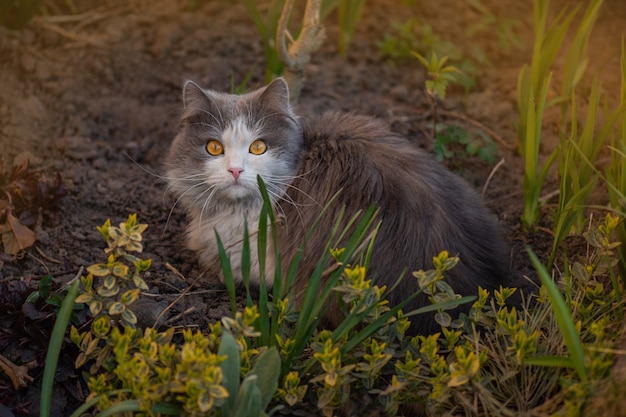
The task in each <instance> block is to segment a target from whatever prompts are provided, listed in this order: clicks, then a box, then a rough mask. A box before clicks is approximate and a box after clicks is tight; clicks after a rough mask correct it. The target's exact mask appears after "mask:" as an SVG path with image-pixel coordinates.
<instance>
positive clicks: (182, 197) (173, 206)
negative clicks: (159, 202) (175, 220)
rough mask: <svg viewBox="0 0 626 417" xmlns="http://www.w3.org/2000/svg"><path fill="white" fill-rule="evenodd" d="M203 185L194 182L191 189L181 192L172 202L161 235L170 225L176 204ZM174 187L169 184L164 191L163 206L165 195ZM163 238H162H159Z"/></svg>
mask: <svg viewBox="0 0 626 417" xmlns="http://www.w3.org/2000/svg"><path fill="white" fill-rule="evenodd" d="M202 185H203V182H196V183H195V184H194V185H192V186H191V187H188V188H187V189H186V190H185V191H183V192H182V193H181V194H180V195H179V196H178V198H177V199H176V201H174V204H173V205H172V207H170V210H169V213H168V215H167V219H166V220H165V226H164V227H163V232H162V234H164V233H165V230H166V229H167V226H168V225H169V223H170V219H171V218H172V214H173V213H174V209H175V208H176V206H178V203H180V202H181V201H182V200H183V199H184V198H185V195H186V194H187V193H189V192H190V191H192V190H193V189H194V188H197V187H200V186H202ZM173 186H174V184H172V183H170V184H169V185H168V187H167V189H166V191H165V192H164V193H163V204H164V205H165V195H166V194H168V192H169V189H170V188H172V187H173ZM161 237H163V236H161Z"/></svg>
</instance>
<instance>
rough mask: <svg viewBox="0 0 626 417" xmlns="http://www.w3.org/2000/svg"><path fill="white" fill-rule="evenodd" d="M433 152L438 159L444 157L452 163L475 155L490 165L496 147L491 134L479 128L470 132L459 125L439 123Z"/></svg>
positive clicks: (494, 156)
mask: <svg viewBox="0 0 626 417" xmlns="http://www.w3.org/2000/svg"><path fill="white" fill-rule="evenodd" d="M433 152H434V154H435V158H436V159H437V160H438V161H443V160H444V159H445V160H449V161H452V162H453V163H454V162H455V161H459V160H465V159H467V158H470V157H474V156H475V157H477V158H478V159H479V160H481V161H483V162H486V163H487V164H490V165H491V164H493V163H495V160H496V156H497V153H498V148H497V146H496V144H495V142H494V141H493V139H492V138H491V136H489V135H487V134H486V133H484V132H483V131H481V130H477V131H475V132H470V131H469V130H466V129H464V128H461V127H459V126H454V125H445V124H442V123H440V124H438V125H437V134H436V136H435V142H434V143H433ZM458 168H460V166H459V167H458Z"/></svg>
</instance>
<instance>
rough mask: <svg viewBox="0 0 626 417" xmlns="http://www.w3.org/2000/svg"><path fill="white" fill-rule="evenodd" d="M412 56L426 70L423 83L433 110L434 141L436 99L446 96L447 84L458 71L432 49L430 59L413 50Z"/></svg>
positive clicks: (453, 80)
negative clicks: (426, 75)
mask: <svg viewBox="0 0 626 417" xmlns="http://www.w3.org/2000/svg"><path fill="white" fill-rule="evenodd" d="M413 56H414V57H415V58H417V59H418V60H419V62H420V63H421V64H422V65H423V66H424V68H426V70H427V71H428V79H427V80H426V81H424V84H425V86H426V95H427V96H428V98H429V100H430V105H431V109H432V111H433V128H432V140H433V142H434V141H435V136H436V134H437V123H438V120H437V119H438V115H437V109H438V105H437V101H438V100H443V99H444V98H445V97H446V90H447V88H448V85H449V84H450V83H453V82H455V81H456V80H457V78H456V76H457V74H459V72H460V71H459V70H458V68H456V67H455V66H453V65H446V63H447V62H448V57H447V56H443V57H441V58H439V57H438V56H437V54H436V53H435V52H434V51H432V52H431V53H430V59H427V58H425V57H424V56H422V55H420V54H419V53H418V52H413Z"/></svg>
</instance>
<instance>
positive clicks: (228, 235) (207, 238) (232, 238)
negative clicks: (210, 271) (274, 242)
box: [187, 207, 275, 286]
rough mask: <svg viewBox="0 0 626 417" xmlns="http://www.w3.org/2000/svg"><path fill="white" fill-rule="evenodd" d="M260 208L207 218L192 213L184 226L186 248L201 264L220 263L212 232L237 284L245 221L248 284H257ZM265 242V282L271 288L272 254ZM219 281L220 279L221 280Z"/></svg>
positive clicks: (239, 278)
mask: <svg viewBox="0 0 626 417" xmlns="http://www.w3.org/2000/svg"><path fill="white" fill-rule="evenodd" d="M260 211H261V208H260V207H253V208H250V209H248V210H245V211H244V210H243V209H234V210H229V211H225V212H221V213H218V214H215V215H211V216H210V217H209V216H208V215H207V213H203V215H202V219H201V220H200V216H201V214H200V213H198V212H194V213H192V214H191V219H190V220H191V221H190V222H189V225H188V226H187V234H188V243H187V246H188V247H189V249H191V250H194V251H196V252H197V253H198V256H199V261H200V264H201V265H203V266H204V267H212V266H213V264H214V263H216V262H217V263H219V252H218V247H217V239H216V237H215V232H216V231H217V233H218V234H219V236H220V240H221V241H222V244H223V245H224V248H225V250H226V253H227V254H228V256H229V258H230V266H231V269H232V272H233V276H234V278H235V280H236V281H237V282H241V281H242V280H243V277H242V272H241V258H242V249H243V238H244V224H245V223H246V222H247V225H248V235H249V236H250V261H251V265H250V282H251V283H253V284H257V285H258V284H259V283H260V282H259V281H260V272H259V261H258V245H257V233H256V232H257V229H258V224H259V214H260ZM269 240H270V239H268V244H267V250H266V254H267V256H266V260H265V283H266V284H267V285H270V286H271V285H272V283H273V281H274V268H275V262H274V252H273V249H272V248H271V244H270V242H269ZM220 278H222V277H220Z"/></svg>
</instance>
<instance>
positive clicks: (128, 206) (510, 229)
mask: <svg viewBox="0 0 626 417" xmlns="http://www.w3.org/2000/svg"><path fill="white" fill-rule="evenodd" d="M57 3H59V4H61V3H62V2H57ZM77 3H78V2H77ZM190 3H191V2H189V4H190ZM406 3H409V2H406ZM410 3H413V4H412V5H407V4H404V3H402V2H400V1H399V0H398V1H395V2H391V1H385V0H371V1H369V2H367V7H366V10H365V12H364V14H363V17H362V20H361V22H360V23H359V26H358V29H357V33H356V35H355V37H354V40H353V43H352V45H351V47H350V50H349V52H348V54H347V57H346V58H342V57H340V56H339V55H338V53H337V46H336V39H337V33H338V30H337V27H336V25H335V23H334V21H335V19H334V16H333V15H331V17H330V19H329V21H328V22H327V35H328V36H327V40H326V42H325V43H324V45H323V47H322V49H321V50H320V51H319V52H318V53H316V54H315V56H314V57H313V62H312V64H311V66H310V67H309V68H308V69H307V72H306V75H307V80H306V84H305V87H304V90H303V91H302V95H301V99H300V104H299V109H298V111H300V112H319V111H322V110H325V109H336V110H344V111H355V112H358V113H364V114H369V115H372V116H376V117H380V118H382V119H384V120H387V121H388V122H389V123H390V124H391V126H392V128H393V129H394V130H396V131H398V132H401V133H403V134H405V135H407V136H409V137H410V138H411V139H412V140H414V141H415V143H416V144H418V145H419V146H423V147H426V148H428V147H429V141H428V139H427V137H426V136H425V133H427V132H428V131H429V129H430V123H431V113H430V107H429V102H428V100H427V99H426V97H425V95H424V89H423V82H424V80H425V76H426V74H425V72H424V70H423V69H421V68H420V66H419V64H418V63H417V61H411V62H407V63H403V64H402V63H401V64H392V63H389V62H388V60H387V59H385V58H384V57H381V55H380V53H379V50H378V47H377V42H378V41H380V40H381V39H382V38H383V36H384V35H385V33H388V32H389V31H390V30H391V29H390V28H391V23H392V22H394V21H399V22H402V21H405V20H406V19H407V18H408V17H418V18H419V19H420V21H422V22H425V23H428V24H429V25H431V26H432V28H433V31H434V32H435V33H438V34H439V36H440V37H442V38H444V39H446V40H449V41H450V42H452V43H453V44H455V45H457V46H458V47H459V48H461V49H462V50H470V48H473V47H480V48H482V51H484V54H485V56H486V58H487V60H488V62H487V64H485V65H484V67H482V68H481V73H480V75H479V76H478V77H477V82H478V84H477V86H476V87H475V88H474V89H473V90H471V91H470V92H467V93H466V92H464V91H462V90H460V89H453V90H451V91H450V93H449V96H448V97H447V99H446V100H445V102H444V103H443V106H442V107H443V109H444V110H445V111H447V115H445V114H444V115H443V116H442V119H443V120H444V121H447V122H449V123H454V124H457V125H460V126H463V127H465V128H467V129H473V128H474V127H475V126H474V124H471V122H467V121H466V120H464V119H468V118H469V119H471V121H474V122H478V123H480V124H482V125H484V126H486V127H488V128H489V129H491V131H493V132H494V133H495V134H496V135H497V136H498V138H500V139H501V140H502V141H503V143H504V144H503V143H498V149H499V151H498V160H499V159H500V158H504V159H505V161H506V162H505V163H504V164H503V165H502V166H500V168H499V169H498V170H497V171H496V172H495V175H494V176H493V179H492V180H491V181H490V182H489V185H488V187H487V188H486V190H485V199H486V201H487V203H488V205H489V207H490V208H491V209H492V210H493V211H494V213H496V214H497V216H498V217H499V219H500V221H501V222H502V224H503V228H504V229H505V232H506V234H507V237H508V239H509V242H510V244H511V247H512V251H513V254H514V255H515V256H514V259H515V266H516V268H517V269H519V270H520V271H521V272H522V273H526V274H531V273H532V272H531V268H530V266H529V262H528V261H527V259H526V257H525V255H524V251H523V248H524V246H525V245H527V244H530V246H531V247H532V248H533V249H534V250H535V251H537V252H538V253H539V254H540V255H541V256H542V257H543V258H544V259H545V257H546V256H547V251H548V248H549V246H550V245H551V237H550V235H549V234H548V233H547V232H545V231H541V230H540V231H538V232H537V233H535V234H526V233H523V232H522V230H521V227H520V223H519V218H520V215H521V211H522V193H521V181H522V175H523V165H522V160H521V159H520V158H519V156H517V155H516V154H515V152H514V150H512V149H510V148H514V146H513V145H514V144H515V141H516V131H515V124H516V122H517V120H518V113H517V108H516V82H517V74H518V71H519V69H520V67H521V66H522V65H523V64H524V63H526V62H529V60H530V50H531V46H532V6H531V2H518V1H515V0H506V1H495V0H490V1H484V2H483V3H484V4H485V5H487V6H488V7H489V8H490V9H491V11H492V12H493V13H494V14H495V15H496V16H498V17H499V18H500V19H514V20H515V21H516V22H518V25H517V26H516V33H517V34H518V36H519V38H520V39H521V41H522V43H523V45H522V46H520V47H512V48H511V49H509V50H504V49H503V48H502V46H501V45H500V44H499V43H498V40H497V37H496V36H494V34H493V32H492V31H489V30H488V31H484V32H481V33H478V34H475V35H472V36H469V35H468V33H467V28H468V27H470V26H471V25H472V24H475V23H477V22H480V19H481V16H480V15H479V14H478V13H477V12H476V11H475V10H474V9H472V8H470V7H469V6H468V4H467V3H466V2H465V1H463V0H440V1H437V2H427V1H415V2H410ZM553 3H555V4H554V6H555V10H557V8H558V7H560V6H562V5H563V4H565V2H564V1H556V2H553ZM80 9H81V10H79V12H78V13H77V14H67V11H66V10H64V9H63V8H62V7H60V6H59V10H56V13H55V10H54V9H51V10H50V12H52V13H50V15H49V16H46V17H37V18H35V19H34V20H33V21H31V23H29V24H28V25H27V26H26V28H24V29H23V30H21V31H19V32H13V31H8V30H6V29H0V160H1V161H2V163H3V164H4V166H5V167H8V166H10V165H11V164H12V163H13V161H14V160H15V159H16V158H17V160H18V161H21V160H24V159H26V158H28V159H29V160H30V162H31V167H32V168H34V169H35V170H36V171H37V172H39V173H40V174H41V175H43V176H45V177H46V178H48V179H52V178H54V176H55V175H56V173H59V174H60V176H61V179H62V186H63V188H64V190H65V191H66V193H67V195H66V196H65V197H64V198H62V199H61V200H60V201H59V203H58V207H57V209H55V210H47V211H45V212H44V213H43V222H42V224H41V226H40V227H39V228H38V229H37V242H36V244H35V246H34V247H31V248H29V249H28V250H26V251H25V252H23V253H21V254H20V255H19V256H18V257H17V259H13V258H11V257H8V256H3V257H1V258H0V284H1V286H0V290H2V291H5V292H6V291H14V292H15V294H14V296H13V297H7V294H8V293H5V294H4V297H0V298H2V299H4V300H5V301H4V303H5V304H4V305H1V304H0V354H2V355H3V356H5V357H7V358H9V359H10V360H12V361H13V362H15V363H18V364H27V365H28V366H29V367H30V368H31V369H30V370H29V374H30V376H31V377H33V378H34V380H33V381H32V382H30V383H29V384H28V386H27V387H25V388H22V389H20V390H14V389H13V387H12V384H11V383H10V380H9V379H7V378H5V377H3V376H0V416H2V417H9V416H12V415H16V416H18V415H32V416H36V415H39V412H38V410H39V406H38V395H39V390H40V384H41V374H42V371H43V362H44V356H45V348H46V346H47V341H48V333H49V330H50V327H51V325H52V323H51V320H50V319H51V317H52V310H49V311H48V313H46V314H44V315H42V316H38V317H33V316H32V315H31V314H27V313H26V312H25V311H24V308H22V307H21V306H22V304H23V302H24V298H25V297H26V296H27V295H28V294H29V293H31V292H32V291H33V290H34V289H35V288H36V287H37V283H38V282H39V280H40V279H41V278H42V277H44V276H45V275H47V274H52V275H53V276H54V279H55V283H56V284H55V285H56V286H58V285H60V284H62V283H64V282H67V281H69V280H70V279H72V278H73V277H74V276H75V275H76V274H77V272H78V270H79V268H80V267H81V266H88V265H91V264H93V263H96V262H102V261H103V260H104V259H105V257H104V253H103V251H102V249H103V248H104V242H103V241H102V239H101V237H100V235H99V233H98V232H97V230H96V226H98V225H101V224H102V223H104V221H105V220H106V219H107V218H110V219H111V220H112V222H113V223H114V224H115V223H119V222H121V221H123V220H125V219H126V217H127V216H128V214H130V213H137V214H138V218H139V221H140V222H141V223H147V224H148V225H149V228H148V230H147V231H146V233H145V234H144V237H145V252H144V254H143V255H144V257H146V258H151V259H152V260H153V264H152V268H151V270H150V272H149V276H148V279H149V283H150V285H151V292H152V293H153V296H152V297H147V299H148V301H146V303H147V304H146V307H145V310H146V311H149V312H152V315H148V316H147V317H144V318H142V319H143V320H144V323H147V324H152V323H153V322H154V320H155V319H156V315H158V314H159V313H160V312H164V314H163V320H170V321H169V322H168V324H169V325H176V326H198V327H199V328H201V329H203V328H206V325H207V324H208V323H209V322H212V321H214V320H216V319H218V318H219V317H221V316H223V315H225V314H228V306H227V302H226V296H225V294H224V292H223V291H222V287H221V285H220V284H219V283H206V282H205V283H203V284H201V285H198V284H196V285H195V286H193V288H191V290H190V291H189V292H188V293H187V295H186V296H185V297H182V298H181V299H178V300H177V298H178V295H179V294H180V292H181V291H182V290H184V289H185V288H187V287H189V286H190V285H193V283H194V280H195V278H197V277H198V275H199V273H200V271H199V268H198V267H197V264H196V260H195V257H194V254H193V253H191V252H189V251H188V250H187V249H185V245H184V236H183V230H184V225H185V221H186V219H185V215H184V213H182V211H181V210H180V209H178V208H174V209H172V205H173V201H172V200H171V199H170V198H169V196H167V195H166V193H165V185H164V182H163V181H162V179H161V178H160V174H161V173H162V172H163V170H162V162H163V156H164V154H165V153H166V152H167V149H168V147H169V144H170V142H171V140H172V138H173V136H174V134H175V130H176V124H177V115H178V114H179V111H180V109H181V100H180V99H181V86H182V84H183V82H184V81H185V80H187V79H191V80H195V81H197V82H198V83H200V84H201V85H203V86H206V87H209V88H212V89H216V90H222V91H228V90H229V88H230V84H231V78H232V79H234V80H235V82H236V83H239V82H241V81H242V80H243V79H244V78H245V76H246V74H247V73H248V72H249V71H252V76H251V79H250V82H249V84H248V85H249V86H250V87H251V88H255V87H259V86H261V85H263V83H264V75H263V68H264V63H263V49H262V44H261V40H260V37H259V36H258V35H257V32H256V28H255V27H254V26H253V25H252V24H251V21H250V19H249V17H248V15H247V14H246V11H245V8H244V7H243V6H242V5H241V4H239V3H237V2H234V1H200V2H199V6H198V7H197V8H193V9H191V8H189V7H188V3H187V2H183V1H182V0H179V1H176V2H174V1H166V0H154V1H148V0H134V1H122V0H108V1H106V2H101V3H100V2H80ZM624 35H626V2H624V1H623V0H606V1H605V5H604V6H603V9H602V11H601V13H600V17H599V21H598V24H597V25H596V29H595V31H594V34H593V37H592V40H591V45H592V46H591V47H590V48H589V53H590V58H591V59H590V65H589V68H590V72H591V73H593V72H595V71H600V74H601V77H602V79H603V81H604V88H605V90H606V91H607V92H609V94H611V95H612V97H616V95H617V93H618V92H619V73H618V68H619V62H618V61H619V47H620V38H621V37H622V36H624ZM555 74H558V70H557V71H556V72H555ZM555 81H556V82H555V83H554V84H553V85H555V86H558V79H557V80H555ZM589 84H590V83H589V81H588V80H585V81H584V82H583V85H582V88H581V90H582V91H583V92H585V91H587V90H586V88H588V86H589ZM555 88H556V87H555ZM582 95H583V96H585V95H586V93H583V94H582ZM555 120H556V119H555V118H554V117H552V115H550V114H549V115H548V117H547V121H546V125H547V126H549V125H550V124H551V123H554V122H555ZM548 130H549V129H548ZM546 139H547V142H546V144H545V145H544V151H546V152H544V153H547V151H549V150H551V149H553V147H554V145H555V143H556V142H557V140H558V139H557V138H556V137H548V138H546ZM507 145H508V146H507ZM456 164H459V162H458V161H457V162H456ZM460 165H461V167H462V173H463V175H464V176H465V177H466V178H467V179H468V180H469V181H470V182H471V183H472V184H473V185H474V186H475V187H476V188H477V189H479V190H481V189H482V188H483V186H484V184H485V183H486V180H487V178H488V177H489V175H490V173H491V171H492V169H493V167H494V166H493V165H490V164H486V163H484V162H482V161H479V160H477V159H473V158H469V159H466V160H463V161H460ZM457 168H458V166H457ZM557 188H558V186H557V185H556V183H554V182H553V180H550V181H549V182H548V184H547V186H546V188H545V190H544V192H545V193H546V194H549V193H550V192H551V191H553V190H555V189H557ZM600 198H601V196H600ZM555 202H556V199H554V198H553V199H552V200H549V203H550V204H553V203H555ZM550 204H548V206H547V207H546V210H545V213H546V215H545V216H544V220H542V222H543V226H546V227H547V228H549V227H550V216H549V208H550ZM577 244H578V243H577V242H575V241H574V242H568V245H570V247H571V248H573V249H572V250H576V247H577V246H576V245H577ZM168 264H169V265H171V266H172V267H173V268H175V269H176V270H177V271H179V272H180V274H177V273H175V272H174V271H173V269H172V268H169V267H168V266H167V265H168ZM9 298H10V301H6V300H9ZM175 300H177V301H176V303H175V304H174V305H172V306H171V307H170V308H168V309H166V307H167V306H168V305H169V304H170V303H172V302H173V301H175ZM20 309H21V310H20ZM74 354H75V352H73V351H72V350H71V349H69V348H68V349H65V350H64V352H63V354H62V357H61V362H60V370H59V373H58V375H57V381H58V382H59V384H58V385H57V386H56V387H55V390H56V391H55V394H56V395H55V400H56V403H55V404H54V407H53V411H54V415H56V416H62V415H69V413H70V412H71V411H72V410H73V408H72V407H73V406H75V405H76V404H78V403H80V402H81V401H82V400H83V399H84V396H85V395H86V393H85V391H84V387H83V386H82V385H81V384H80V383H79V382H78V381H79V380H80V376H79V375H77V374H76V373H75V372H74V371H73V369H72V360H73V359H72V355H74ZM1 404H5V405H6V406H7V407H8V409H6V410H5V409H4V408H2V406H1Z"/></svg>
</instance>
